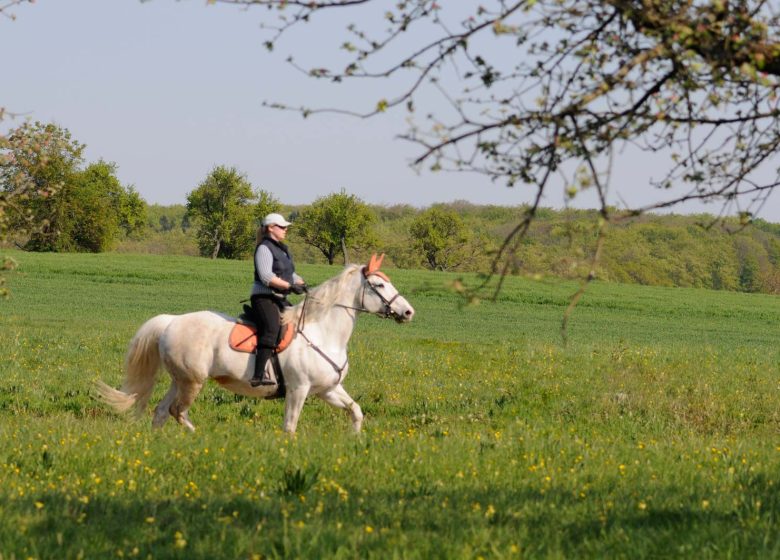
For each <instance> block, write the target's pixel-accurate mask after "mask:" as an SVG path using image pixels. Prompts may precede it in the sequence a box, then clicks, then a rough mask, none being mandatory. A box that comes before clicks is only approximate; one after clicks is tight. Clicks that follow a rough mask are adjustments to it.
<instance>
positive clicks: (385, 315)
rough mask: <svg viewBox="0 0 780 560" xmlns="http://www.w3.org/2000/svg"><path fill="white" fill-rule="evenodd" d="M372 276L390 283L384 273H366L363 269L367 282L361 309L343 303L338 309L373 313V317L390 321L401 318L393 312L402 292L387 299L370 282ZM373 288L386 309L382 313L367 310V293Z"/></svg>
mask: <svg viewBox="0 0 780 560" xmlns="http://www.w3.org/2000/svg"><path fill="white" fill-rule="evenodd" d="M372 276H378V277H379V278H381V279H382V280H384V281H385V282H390V279H389V278H388V277H387V275H386V274H385V273H384V272H379V271H374V272H366V268H365V267H364V268H363V278H365V280H366V281H365V282H364V283H363V293H361V294H360V307H353V306H351V305H344V304H341V303H337V304H336V307H342V308H344V309H352V310H353V311H357V312H358V313H371V314H373V315H376V316H377V317H381V318H382V319H389V318H390V317H395V318H400V315H398V313H396V312H395V311H393V302H394V301H395V300H396V299H397V298H398V296H400V295H401V292H398V291H396V293H395V295H394V296H393V297H391V298H390V299H387V298H386V297H385V296H383V295H382V294H381V293H380V292H379V290H378V289H377V286H375V285H374V284H372V283H371V282H369V278H371V277H372ZM369 288H371V291H372V292H374V294H376V297H378V298H379V301H381V302H382V304H383V305H384V309H382V310H381V311H371V310H369V309H366V304H365V301H366V292H367V291H368V289H369Z"/></svg>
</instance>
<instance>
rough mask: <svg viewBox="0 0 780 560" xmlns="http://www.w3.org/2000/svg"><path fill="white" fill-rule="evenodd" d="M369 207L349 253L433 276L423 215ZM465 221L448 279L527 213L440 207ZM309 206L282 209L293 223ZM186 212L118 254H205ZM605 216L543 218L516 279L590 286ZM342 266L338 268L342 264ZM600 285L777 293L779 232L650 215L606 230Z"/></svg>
mask: <svg viewBox="0 0 780 560" xmlns="http://www.w3.org/2000/svg"><path fill="white" fill-rule="evenodd" d="M369 207H370V208H371V209H372V210H373V212H374V213H375V214H376V218H377V220H376V222H375V224H374V233H375V237H374V239H373V240H372V242H371V244H370V245H367V246H365V247H363V248H361V249H359V250H352V251H353V252H351V253H350V254H349V255H348V257H349V260H350V261H353V262H359V261H361V260H363V259H365V258H366V257H367V255H369V254H370V253H371V252H373V251H381V252H384V253H386V260H385V263H387V265H390V266H396V267H400V268H426V267H429V268H431V266H430V263H428V262H426V260H425V259H424V257H423V255H421V254H420V250H419V247H418V246H417V245H416V244H415V242H414V238H413V234H412V232H411V227H412V224H413V223H414V221H415V218H416V217H418V216H419V215H420V214H421V213H422V212H423V211H424V210H425V209H419V208H415V207H413V206H409V205H397V206H373V205H369ZM435 207H437V208H440V209H443V210H445V211H447V212H455V213H457V215H458V216H459V217H460V218H461V221H462V223H461V225H462V229H463V236H462V238H461V239H460V240H459V243H458V251H459V255H458V259H454V260H452V261H451V262H450V263H448V265H447V266H446V268H443V267H439V268H440V269H442V268H443V269H446V270H449V271H455V272H458V271H463V272H466V271H468V272H478V271H486V270H488V269H489V267H490V263H491V256H492V255H493V254H494V251H495V250H496V249H497V248H498V247H499V246H500V243H501V242H502V241H503V240H504V238H505V237H506V236H507V234H508V233H509V232H510V231H511V230H512V228H513V227H515V226H516V225H517V223H518V222H519V221H520V220H521V219H522V216H523V212H524V211H525V210H526V207H524V206H517V207H506V206H483V205H474V204H471V203H468V202H453V203H449V204H437V205H435ZM302 208H303V207H295V206H285V207H284V209H283V211H284V212H285V213H286V214H287V215H288V216H291V218H292V219H293V222H294V218H295V216H296V215H297V214H298V213H299V212H300V211H301V209H302ZM186 210H187V209H186V206H184V205H172V206H160V205H149V206H148V208H147V221H148V228H147V231H146V233H145V234H144V235H143V236H135V237H134V238H128V239H124V240H123V241H121V242H120V243H119V245H118V246H117V248H116V250H117V251H120V252H133V253H157V254H184V255H198V254H199V252H198V246H197V242H196V239H195V235H194V230H193V228H192V227H191V226H190V224H189V222H188V219H187V213H186ZM597 230H598V215H597V214H596V212H595V211H589V210H572V209H567V210H552V209H541V210H539V212H538V214H537V219H536V221H535V222H534V224H533V225H532V227H531V229H530V232H529V235H528V236H527V238H526V239H525V240H524V241H523V244H522V247H521V250H520V251H519V253H518V255H517V259H516V262H515V268H514V270H513V271H512V272H513V273H514V274H523V275H532V276H542V277H544V276H555V277H560V278H569V279H575V278H583V277H584V276H585V275H586V274H587V272H588V270H589V267H590V262H591V260H592V256H593V252H594V250H595V245H596V237H597ZM288 243H289V245H290V246H291V249H292V252H293V255H294V256H295V259H296V261H297V262H299V263H325V262H326V261H325V259H324V257H323V255H322V253H320V252H319V251H318V250H316V249H315V248H314V247H311V246H309V245H307V244H305V243H304V242H303V241H302V240H301V239H300V238H299V237H297V236H296V234H295V227H294V225H293V227H292V228H291V229H290V234H289V236H288ZM337 262H341V261H337ZM596 270H597V278H598V279H600V280H602V281H607V282H623V283H632V284H645V285H655V286H680V287H697V288H709V289H716V290H732V291H744V292H763V293H774V294H777V293H780V224H774V223H769V222H766V221H764V220H760V219H757V220H754V221H753V222H752V223H751V224H750V225H748V226H746V227H742V226H740V224H739V223H738V222H737V221H736V220H735V221H733V222H729V221H726V222H716V220H715V219H714V217H713V216H711V215H707V214H699V215H656V214H648V215H644V216H641V217H638V218H635V219H633V220H632V221H628V222H625V223H623V224H621V225H611V226H610V227H609V229H608V230H607V236H606V241H605V244H604V249H603V254H602V256H601V259H600V262H599V264H598V266H597V269H596Z"/></svg>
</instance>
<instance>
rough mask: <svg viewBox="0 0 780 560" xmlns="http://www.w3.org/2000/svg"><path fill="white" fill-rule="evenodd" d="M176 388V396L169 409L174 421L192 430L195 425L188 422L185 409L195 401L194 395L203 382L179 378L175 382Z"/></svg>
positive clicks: (195, 395) (196, 394)
mask: <svg viewBox="0 0 780 560" xmlns="http://www.w3.org/2000/svg"><path fill="white" fill-rule="evenodd" d="M176 385H177V387H178V390H177V392H176V398H175V399H174V401H173V404H171V406H170V408H169V411H170V413H171V416H173V417H174V418H175V419H176V421H177V422H178V423H179V424H181V425H182V426H184V427H185V428H187V429H188V430H189V431H191V432H194V431H195V426H194V425H193V423H192V422H190V417H189V415H188V414H187V411H188V410H189V409H190V406H192V403H193V402H194V401H195V397H197V396H198V393H200V390H201V389H202V388H203V383H200V382H198V381H182V380H181V379H179V380H178V381H177V382H176Z"/></svg>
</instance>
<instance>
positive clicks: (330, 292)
mask: <svg viewBox="0 0 780 560" xmlns="http://www.w3.org/2000/svg"><path fill="white" fill-rule="evenodd" d="M360 268H361V266H360V265H358V264H350V265H347V266H346V267H345V268H344V270H343V271H342V272H341V274H339V275H338V276H334V277H333V278H331V279H330V280H326V281H325V282H323V283H322V284H320V285H319V286H317V287H316V288H312V289H311V290H309V294H308V295H307V296H306V299H305V300H304V301H303V302H301V303H298V304H296V305H294V306H292V307H288V308H287V309H285V310H284V312H283V313H282V324H283V325H286V324H288V323H295V322H297V321H298V320H300V318H301V313H303V312H304V304H305V305H306V321H316V320H318V319H319V318H320V317H322V315H323V314H324V313H325V312H326V311H327V310H328V309H330V308H331V307H333V305H334V304H335V303H336V300H337V299H338V297H339V296H340V295H341V294H342V292H343V291H344V288H345V287H346V286H347V285H348V284H349V283H350V282H351V281H352V278H353V275H354V274H355V273H357V272H358V271H359V270H360Z"/></svg>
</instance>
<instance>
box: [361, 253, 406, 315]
mask: <svg viewBox="0 0 780 560" xmlns="http://www.w3.org/2000/svg"><path fill="white" fill-rule="evenodd" d="M384 257H385V255H384V253H383V254H382V255H380V256H379V257H377V256H376V254H374V255H372V256H371V260H370V261H369V262H368V264H367V265H366V266H364V267H363V274H362V280H361V282H362V284H363V292H362V294H361V296H360V305H361V306H362V307H363V309H364V310H366V311H368V312H370V313H374V314H376V315H379V316H380V317H385V318H388V317H392V318H393V319H395V320H396V321H397V322H399V323H408V322H409V321H411V320H412V317H414V307H412V305H411V304H410V303H409V302H408V301H406V298H405V297H403V296H402V295H401V294H400V293H399V292H398V290H397V289H396V288H395V286H393V283H392V282H391V281H390V278H388V277H387V275H386V274H385V273H384V272H381V271H380V270H379V267H380V266H381V265H382V259H384Z"/></svg>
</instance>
